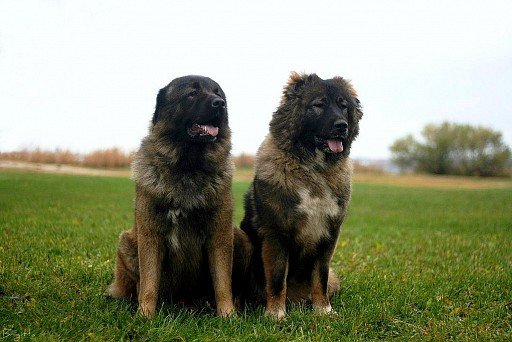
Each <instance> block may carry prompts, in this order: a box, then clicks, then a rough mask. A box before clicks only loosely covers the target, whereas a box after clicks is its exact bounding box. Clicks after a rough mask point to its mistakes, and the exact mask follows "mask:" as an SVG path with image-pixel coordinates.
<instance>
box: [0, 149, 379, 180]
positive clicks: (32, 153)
mask: <svg viewBox="0 0 512 342" xmlns="http://www.w3.org/2000/svg"><path fill="white" fill-rule="evenodd" d="M134 154H135V151H130V152H125V151H123V150H122V149H120V148H117V147H112V148H107V149H99V150H94V151H92V152H89V153H86V154H80V153H75V152H72V151H70V150H63V149H55V150H43V149H40V148H33V149H22V150H19V151H12V152H0V160H9V161H18V162H29V163H39V164H57V165H71V166H82V167H92V168H106V169H115V168H129V167H130V165H131V162H132V160H133V156H134ZM233 160H234V162H235V166H236V167H237V168H241V169H243V168H253V167H254V161H255V156H254V155H253V154H250V153H241V154H239V155H236V156H233ZM354 168H355V170H356V172H362V173H379V174H382V173H384V172H385V171H384V169H383V167H382V166H379V165H367V164H362V163H359V162H357V161H355V162H354Z"/></svg>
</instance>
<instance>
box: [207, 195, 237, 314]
mask: <svg viewBox="0 0 512 342" xmlns="http://www.w3.org/2000/svg"><path fill="white" fill-rule="evenodd" d="M223 204H224V205H225V207H224V208H225V209H221V210H219V212H218V213H217V215H215V218H214V220H213V222H212V225H213V229H212V231H211V232H210V234H209V236H208V239H207V241H206V244H207V245H206V250H207V254H208V264H209V266H210V273H211V276H212V283H213V290H214V292H215V303H216V306H217V315H219V316H221V317H227V316H229V315H231V314H232V313H233V310H234V308H233V292H232V289H231V275H232V272H233V239H234V237H233V234H234V233H233V226H232V222H231V220H232V209H231V199H230V198H229V199H226V200H224V201H223Z"/></svg>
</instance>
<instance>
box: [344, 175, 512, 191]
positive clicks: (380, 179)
mask: <svg viewBox="0 0 512 342" xmlns="http://www.w3.org/2000/svg"><path fill="white" fill-rule="evenodd" d="M354 181H355V182H359V183H368V184H384V185H399V186H410V187H425V188H451V189H503V188H512V179H511V178H478V177H462V176H431V175H386V174H356V175H355V176H354Z"/></svg>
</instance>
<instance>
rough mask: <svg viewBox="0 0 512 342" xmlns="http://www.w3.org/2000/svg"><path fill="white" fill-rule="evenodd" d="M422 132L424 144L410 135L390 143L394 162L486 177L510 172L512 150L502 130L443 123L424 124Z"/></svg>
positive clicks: (412, 167) (421, 169)
mask: <svg viewBox="0 0 512 342" xmlns="http://www.w3.org/2000/svg"><path fill="white" fill-rule="evenodd" d="M421 134H422V136H423V139H424V142H423V143H421V142H418V141H416V140H415V139H414V138H413V136H412V135H407V136H405V137H403V138H400V139H398V140H396V141H395V142H394V143H393V145H391V147H390V150H391V153H392V154H393V162H394V163H395V164H396V165H397V166H398V167H400V168H401V169H402V170H414V171H419V172H427V173H432V174H442V175H443V174H446V175H468V176H483V177H489V176H504V175H509V174H510V162H511V151H510V148H509V147H508V146H507V145H506V144H505V143H504V142H503V138H502V135H501V133H500V132H497V131H494V130H492V129H490V128H486V127H480V126H478V127H475V126H470V125H461V124H455V123H449V122H443V123H442V124H440V125H432V124H431V125H427V126H425V128H424V129H423V131H422V132H421Z"/></svg>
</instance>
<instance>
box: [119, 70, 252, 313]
mask: <svg viewBox="0 0 512 342" xmlns="http://www.w3.org/2000/svg"><path fill="white" fill-rule="evenodd" d="M230 150H231V131H230V128H229V125H228V116H227V108H226V96H225V94H224V92H223V90H222V88H221V87H220V86H219V85H218V84H217V83H216V82H215V81H213V80H212V79H210V78H208V77H203V76H184V77H180V78H176V79H174V80H173V81H172V82H171V83H169V84H168V85H167V86H166V87H164V88H162V89H161V90H160V91H159V93H158V96H157V100H156V107H155V112H154V115H153V118H152V121H151V124H150V128H149V133H148V135H147V136H146V137H145V138H144V139H143V140H142V142H141V145H140V148H139V150H138V152H137V153H136V155H135V157H134V161H133V164H132V171H133V178H134V180H135V184H136V190H135V222H134V225H133V227H132V228H131V229H129V230H127V231H125V232H123V233H122V234H121V236H120V237H119V245H118V250H117V259H116V266H115V279H114V281H113V283H112V284H111V285H110V287H109V294H110V296H111V297H114V298H130V297H131V298H135V297H136V298H137V299H138V305H139V311H140V313H141V314H142V315H143V316H145V317H148V318H151V317H152V316H153V315H154V313H155V309H156V305H157V301H158V300H159V298H162V299H164V300H168V301H170V302H174V303H188V302H191V301H194V300H196V299H201V298H214V299H215V303H216V310H217V314H218V315H219V316H223V317H225V316H229V315H231V314H232V312H233V310H234V308H233V293H232V272H233V249H234V244H235V245H238V248H237V251H239V252H240V253H241V254H240V253H239V254H238V255H237V256H238V259H239V260H237V261H238V263H237V265H236V267H235V268H234V270H235V272H237V271H239V270H242V269H244V270H245V269H246V267H247V265H248V263H249V260H247V258H248V257H247V256H249V255H250V249H251V248H252V247H251V245H250V242H249V240H248V238H247V236H245V234H244V233H243V232H242V231H241V230H239V229H236V230H234V229H233V226H232V216H233V203H232V193H231V181H232V173H233V162H232V159H231V155H230ZM244 258H245V259H244ZM242 259H243V260H242ZM244 260H245V261H244ZM244 262H245V264H244ZM240 272H241V271H240ZM233 281H235V280H233Z"/></svg>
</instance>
